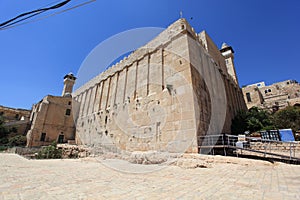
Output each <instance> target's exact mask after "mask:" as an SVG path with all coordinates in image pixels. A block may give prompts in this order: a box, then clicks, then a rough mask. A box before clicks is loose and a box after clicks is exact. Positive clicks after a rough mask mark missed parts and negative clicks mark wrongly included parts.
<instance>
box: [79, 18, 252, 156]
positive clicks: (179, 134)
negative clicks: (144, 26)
mask: <svg viewBox="0 0 300 200" xmlns="http://www.w3.org/2000/svg"><path fill="white" fill-rule="evenodd" d="M73 106H74V107H75V109H78V114H76V115H75V119H76V120H75V121H76V143H77V144H86V145H91V146H107V147H111V146H113V147H115V148H117V149H119V150H127V151H146V150H159V151H168V152H198V150H199V149H198V146H199V145H201V140H200V139H199V138H200V137H199V136H203V135H206V134H220V133H222V132H225V133H230V125H231V120H232V118H233V117H234V116H235V115H236V113H237V111H238V110H241V109H246V105H245V102H244V99H243V95H242V91H241V89H240V88H239V86H238V81H237V78H236V74H235V69H234V64H233V50H232V48H231V47H229V46H228V45H226V46H224V48H223V50H221V52H220V50H219V49H218V47H217V46H216V45H215V44H214V42H213V41H212V39H211V38H210V37H209V36H208V34H207V33H206V32H205V31H203V32H201V33H199V34H197V33H195V32H194V30H193V28H192V27H191V26H190V25H189V24H188V23H187V21H186V20H185V19H179V20H178V21H176V22H175V23H173V24H172V25H170V26H169V27H168V28H167V29H166V30H165V31H163V32H162V33H160V34H159V35H158V36H157V37H156V38H154V39H153V40H152V41H150V42H149V43H148V44H146V45H145V46H143V47H141V48H139V49H137V50H136V51H134V52H133V53H132V54H131V55H129V56H128V57H126V58H124V59H123V60H122V61H120V62H119V63H117V64H116V65H114V66H112V67H110V68H109V69H108V70H106V71H104V72H103V73H101V74H99V75H98V76H96V77H95V78H93V79H92V80H90V81H89V82H88V83H86V84H84V85H83V86H81V87H80V88H79V89H77V90H76V91H75V92H74V94H73Z"/></svg>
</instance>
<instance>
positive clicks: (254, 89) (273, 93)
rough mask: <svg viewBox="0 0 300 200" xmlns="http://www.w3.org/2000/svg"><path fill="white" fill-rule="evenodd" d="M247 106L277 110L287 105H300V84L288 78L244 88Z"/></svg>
mask: <svg viewBox="0 0 300 200" xmlns="http://www.w3.org/2000/svg"><path fill="white" fill-rule="evenodd" d="M242 90H243V94H244V99H245V102H246V103H247V107H248V108H251V107H253V106H256V107H260V108H263V109H267V110H270V111H276V110H278V109H282V108H285V107H287V106H295V105H296V106H297V105H298V106H299V105H300V84H299V83H298V82H297V81H295V80H286V81H282V82H278V83H274V84H272V85H268V86H266V85H265V83H264V82H260V83H256V84H252V85H248V86H245V87H243V88H242Z"/></svg>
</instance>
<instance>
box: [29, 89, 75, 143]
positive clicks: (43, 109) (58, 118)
mask: <svg viewBox="0 0 300 200" xmlns="http://www.w3.org/2000/svg"><path fill="white" fill-rule="evenodd" d="M67 109H69V110H70V113H69V114H67V113H66V112H67V111H66V110H67ZM72 112H73V111H72V98H71V97H56V96H50V95H48V96H46V97H45V98H44V99H43V100H42V101H41V102H39V103H38V104H36V105H34V106H33V108H32V114H31V116H30V121H31V124H32V125H31V127H30V130H29V131H28V133H27V146H29V147H32V146H42V145H48V144H51V143H52V142H53V141H56V142H57V141H58V137H59V135H63V136H64V139H63V142H67V141H68V140H74V139H75V124H74V120H73V114H72ZM42 133H45V134H46V135H45V138H44V141H41V135H42Z"/></svg>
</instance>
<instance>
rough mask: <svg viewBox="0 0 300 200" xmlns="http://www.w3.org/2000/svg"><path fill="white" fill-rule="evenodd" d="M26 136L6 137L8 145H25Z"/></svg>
mask: <svg viewBox="0 0 300 200" xmlns="http://www.w3.org/2000/svg"><path fill="white" fill-rule="evenodd" d="M26 141H27V139H26V136H24V135H16V136H14V137H11V138H8V146H10V147H14V146H25V145H26Z"/></svg>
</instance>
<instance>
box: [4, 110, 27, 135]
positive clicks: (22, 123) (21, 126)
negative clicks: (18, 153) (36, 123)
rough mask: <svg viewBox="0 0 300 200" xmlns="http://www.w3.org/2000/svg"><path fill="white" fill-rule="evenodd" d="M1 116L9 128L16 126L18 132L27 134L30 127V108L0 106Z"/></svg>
mask: <svg viewBox="0 0 300 200" xmlns="http://www.w3.org/2000/svg"><path fill="white" fill-rule="evenodd" d="M0 116H1V117H2V118H3V120H4V126H5V127H7V128H13V127H14V128H16V134H20V135H22V134H25V133H26V132H27V130H28V127H29V116H30V110H26V109H20V108H9V107H5V106H0Z"/></svg>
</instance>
